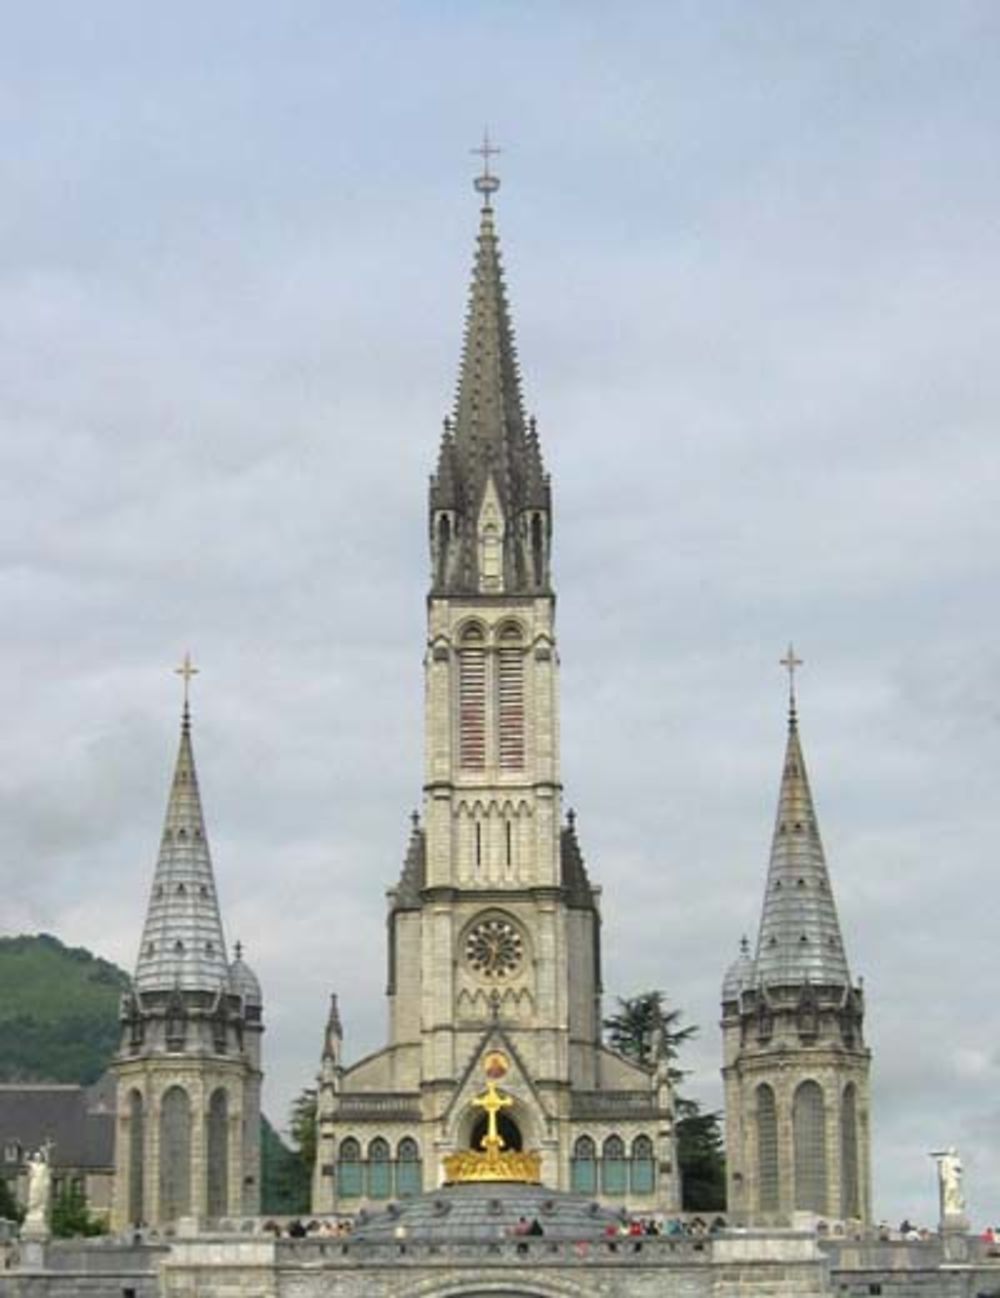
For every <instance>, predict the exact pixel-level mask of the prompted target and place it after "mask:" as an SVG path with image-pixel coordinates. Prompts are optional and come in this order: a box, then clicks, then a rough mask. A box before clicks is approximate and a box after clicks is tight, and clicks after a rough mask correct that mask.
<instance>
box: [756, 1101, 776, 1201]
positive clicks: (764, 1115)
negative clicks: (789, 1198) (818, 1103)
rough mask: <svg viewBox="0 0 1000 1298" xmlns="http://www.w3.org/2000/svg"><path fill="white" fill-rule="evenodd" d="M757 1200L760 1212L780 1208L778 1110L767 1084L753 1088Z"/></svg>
mask: <svg viewBox="0 0 1000 1298" xmlns="http://www.w3.org/2000/svg"><path fill="white" fill-rule="evenodd" d="M755 1099H756V1106H755V1108H756V1127H757V1200H758V1206H759V1208H760V1211H761V1212H777V1211H778V1209H779V1207H780V1206H781V1183H780V1179H779V1177H780V1174H779V1170H778V1110H777V1105H776V1103H775V1099H774V1090H773V1089H772V1088H771V1087H770V1086H768V1084H767V1082H762V1083H761V1084H760V1086H758V1087H757V1090H756V1094H755Z"/></svg>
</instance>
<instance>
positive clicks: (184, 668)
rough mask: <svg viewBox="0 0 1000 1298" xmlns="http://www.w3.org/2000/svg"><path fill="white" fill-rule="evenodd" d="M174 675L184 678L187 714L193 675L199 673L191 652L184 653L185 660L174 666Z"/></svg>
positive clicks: (185, 710) (185, 711) (185, 709)
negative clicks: (192, 661) (192, 660)
mask: <svg viewBox="0 0 1000 1298" xmlns="http://www.w3.org/2000/svg"><path fill="white" fill-rule="evenodd" d="M174 675H175V676H182V677H183V678H184V713H185V715H187V711H188V704H189V702H190V694H191V677H192V676H197V675H198V668H197V667H195V666H193V665H192V663H191V655H190V654H189V653H186V654H185V655H184V661H183V662H182V663H181V665H180V666H179V667H175V668H174Z"/></svg>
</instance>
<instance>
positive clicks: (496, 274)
mask: <svg viewBox="0 0 1000 1298" xmlns="http://www.w3.org/2000/svg"><path fill="white" fill-rule="evenodd" d="M475 152H477V153H481V154H482V155H483V158H484V167H483V171H482V174H481V175H479V176H478V177H477V178H476V181H475V188H476V191H477V192H478V193H479V194H481V195H482V198H483V205H482V209H481V211H480V220H479V235H478V240H477V248H476V260H475V265H474V267H473V273H472V288H471V291H470V294H469V308H468V313H467V315H466V322H465V339H464V344H463V348H462V359H461V364H460V367H459V379H458V391H457V394H456V398H455V407H454V412H453V415H452V417H451V418H450V419H446V420H445V426H444V434H443V436H442V439H441V449H440V453H439V457H438V467H437V472H436V473H435V474H434V475H433V477H432V478H431V490H430V512H431V550H432V559H433V563H434V589H435V591H436V592H437V593H442V594H444V593H448V594H459V593H461V594H487V593H501V592H506V593H516V594H528V593H534V592H539V591H547V590H548V588H549V574H548V549H549V540H550V535H551V499H550V492H549V481H548V477H547V475H546V473H545V469H544V465H543V463H542V456H541V449H540V446H539V442H538V435H537V432H536V429H535V423H534V420H529V419H527V418H526V416H525V412H524V401H523V397H522V393H521V374H520V368H519V366H518V360H517V348H516V346H515V344H514V330H513V326H512V324H511V319H510V309H509V306H508V303H507V295H506V289H505V287H504V279H503V269H502V265H501V260H500V248H499V241H498V238H497V233H496V227H495V224H494V210H493V206H492V201H491V200H492V197H493V195H494V194H495V193H496V192H497V190H498V189H499V187H500V181H499V178H498V177H497V176H495V175H494V174H493V173H492V171H491V170H490V157H491V156H493V155H495V154H496V153H498V152H499V150H498V149H497V148H495V147H494V146H493V145H491V144H490V142H489V136H486V138H485V140H484V143H483V145H482V147H481V148H479V149H477V150H475Z"/></svg>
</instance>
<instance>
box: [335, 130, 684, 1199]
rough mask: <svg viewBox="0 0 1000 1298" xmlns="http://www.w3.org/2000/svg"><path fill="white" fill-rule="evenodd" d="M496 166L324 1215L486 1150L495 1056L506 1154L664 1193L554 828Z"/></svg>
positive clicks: (658, 1080)
mask: <svg viewBox="0 0 1000 1298" xmlns="http://www.w3.org/2000/svg"><path fill="white" fill-rule="evenodd" d="M486 157H487V167H486V169H485V173H484V175H483V176H481V177H480V178H479V180H478V181H477V189H478V190H479V192H480V193H481V194H482V197H483V204H482V211H481V215H480V225H479V237H478V248H477V253H476V258H475V267H474V271H473V277H472V290H471V296H470V302H469V310H468V316H467V320H466V328H465V342H464V348H463V353H462V359H461V365H460V373H459V382H458V393H457V398H456V403H455V408H454V413H453V416H452V417H451V418H449V419H447V420H446V421H445V425H444V433H443V436H442V439H441V445H440V451H439V455H438V462H437V469H436V472H435V473H434V475H433V477H432V479H431V485H430V502H429V539H430V555H431V588H430V593H429V596H428V601H427V645H426V651H425V658H424V663H425V678H426V689H425V700H426V723H425V725H426V733H425V761H424V796H423V817H422V818H421V817H419V816H415V817H414V823H413V827H412V831H411V835H410V842H409V848H408V851H407V854H406V860H405V864H404V868H403V871H402V875H401V878H400V880H399V883H398V885H397V886H396V887H395V888H394V889H393V890H392V891H391V892H390V894H389V916H388V943H389V952H388V998H389V1038H390V1039H389V1044H388V1046H387V1047H386V1049H385V1050H382V1051H380V1052H379V1053H377V1054H376V1055H373V1056H370V1057H369V1058H368V1059H365V1060H362V1061H361V1062H360V1063H358V1064H355V1065H354V1066H353V1068H349V1069H344V1067H343V1065H342V1063H341V1059H340V1052H341V1037H340V1024H339V1016H338V1015H337V1014H336V1012H334V1013H333V1014H332V1015H331V1020H330V1022H329V1023H328V1026H327V1031H326V1039H325V1046H324V1052H323V1070H322V1073H321V1076H320V1101H319V1149H318V1158H317V1168H316V1180H315V1192H314V1208H315V1209H316V1210H317V1211H321V1210H323V1211H329V1210H332V1209H334V1208H341V1207H344V1208H349V1209H352V1208H355V1207H357V1206H358V1204H359V1203H361V1202H370V1201H377V1200H379V1199H386V1198H389V1197H398V1196H400V1195H405V1194H408V1193H413V1192H414V1191H415V1190H417V1189H419V1188H426V1189H431V1188H433V1187H435V1186H436V1185H438V1184H440V1181H441V1176H442V1170H441V1169H442V1160H443V1158H444V1156H445V1155H446V1154H451V1153H455V1152H460V1151H462V1150H467V1149H470V1148H478V1145H479V1141H480V1139H481V1138H482V1135H483V1131H484V1123H485V1115H484V1114H483V1113H482V1110H481V1109H478V1108H476V1106H475V1105H474V1104H473V1103H472V1101H473V1099H474V1098H475V1096H476V1094H477V1091H478V1090H479V1089H481V1085H482V1067H483V1060H484V1059H485V1058H486V1056H487V1055H488V1054H489V1052H496V1051H499V1052H501V1053H502V1055H503V1056H504V1065H503V1066H505V1067H507V1068H509V1071H508V1072H507V1073H506V1076H505V1087H506V1088H507V1090H508V1093H509V1094H510V1095H511V1096H512V1098H513V1105H512V1107H511V1108H509V1109H507V1110H506V1111H505V1113H504V1115H503V1117H502V1124H501V1125H502V1134H503V1137H504V1139H505V1141H506V1143H507V1145H508V1147H511V1148H514V1149H521V1148H524V1149H534V1150H538V1151H540V1153H541V1156H542V1177H543V1181H544V1183H545V1184H547V1185H551V1186H553V1187H555V1188H562V1189H569V1188H575V1189H578V1190H581V1191H583V1192H586V1193H588V1194H591V1195H594V1194H596V1195H599V1196H601V1197H604V1198H606V1199H608V1200H609V1201H612V1202H615V1203H617V1204H619V1205H622V1204H624V1202H625V1201H626V1200H627V1201H628V1202H629V1203H631V1204H634V1205H635V1206H636V1207H640V1208H641V1207H648V1208H652V1207H672V1206H674V1205H675V1203H676V1199H677V1176H676V1169H675V1162H674V1137H673V1122H672V1119H673V1110H672V1096H671V1091H670V1084H669V1080H668V1078H667V1076H666V1070H665V1068H662V1067H661V1068H659V1069H646V1068H642V1067H639V1066H637V1065H635V1064H633V1063H630V1062H629V1061H627V1060H625V1059H623V1058H622V1057H620V1056H619V1055H616V1054H614V1053H612V1052H611V1051H609V1050H608V1049H606V1048H605V1047H604V1046H603V1045H602V1042H601V1002H600V993H601V981H600V980H601V972H600V969H601V964H600V923H601V921H600V912H599V909H598V890H597V889H596V888H595V887H593V886H592V884H591V883H590V880H589V878H588V874H587V870H586V867H585V865H584V860H583V856H582V853H581V851H580V847H579V843H578V840H577V834H576V827H575V824H574V821H573V818H572V816H570V817H569V818H567V819H564V817H563V814H562V784H561V776H560V761H559V695H558V657H557V653H556V635H555V595H554V591H553V586H552V574H551V543H552V500H551V492H550V486H549V479H548V476H547V474H546V472H545V468H544V465H543V461H542V453H541V448H540V445H539V439H538V433H537V430H536V427H535V422H534V420H533V419H528V418H527V417H526V415H525V411H524V405H523V401H522V394H521V377H520V373H519V369H518V362H517V355H516V351H515V347H514V337H513V330H512V327H511V321H510V312H509V309H508V304H507V298H506V293H505V289H504V282H503V276H502V272H501V264H500V254H499V247H498V241H497V234H496V228H495V223H494V211H493V206H492V201H491V200H492V195H493V194H494V192H495V190H496V188H497V185H498V182H497V180H496V178H495V177H494V176H492V175H491V174H490V172H489V167H488V157H489V154H488V152H487V154H486Z"/></svg>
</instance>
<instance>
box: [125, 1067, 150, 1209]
mask: <svg viewBox="0 0 1000 1298" xmlns="http://www.w3.org/2000/svg"><path fill="white" fill-rule="evenodd" d="M145 1176H146V1111H145V1106H144V1105H143V1102H142V1095H141V1094H140V1093H139V1092H138V1091H130V1092H129V1097H128V1219H129V1221H130V1222H131V1223H132V1225H133V1226H138V1224H139V1223H140V1222H142V1221H145V1220H146V1208H145V1193H144V1189H145V1187H144V1186H143V1181H144V1179H145Z"/></svg>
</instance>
